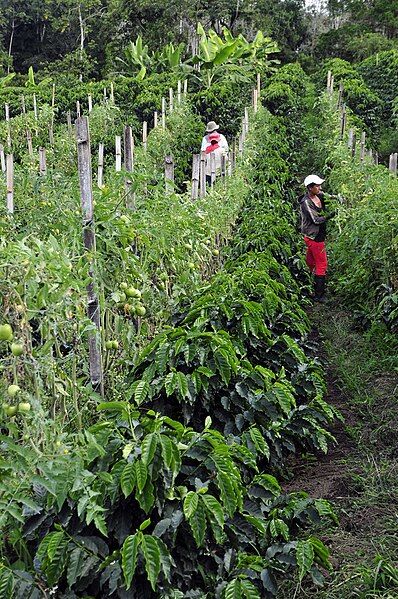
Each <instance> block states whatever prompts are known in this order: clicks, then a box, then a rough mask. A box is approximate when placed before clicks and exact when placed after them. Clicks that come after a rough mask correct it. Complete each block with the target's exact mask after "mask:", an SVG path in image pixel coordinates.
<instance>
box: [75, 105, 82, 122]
mask: <svg viewBox="0 0 398 599" xmlns="http://www.w3.org/2000/svg"><path fill="white" fill-rule="evenodd" d="M76 116H77V118H78V119H79V118H80V117H81V116H82V115H81V111H80V102H79V100H78V101H77V102H76Z"/></svg>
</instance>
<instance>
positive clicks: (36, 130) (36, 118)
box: [33, 94, 39, 137]
mask: <svg viewBox="0 0 398 599" xmlns="http://www.w3.org/2000/svg"><path fill="white" fill-rule="evenodd" d="M33 113H34V115H35V121H36V129H35V133H36V137H37V136H38V135H39V130H38V128H37V121H38V120H39V117H38V114H37V101H36V94H33Z"/></svg>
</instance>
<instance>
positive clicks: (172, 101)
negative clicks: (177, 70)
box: [169, 87, 174, 114]
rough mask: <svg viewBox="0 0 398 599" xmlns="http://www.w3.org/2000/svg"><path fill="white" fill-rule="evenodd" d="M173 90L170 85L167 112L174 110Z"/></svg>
mask: <svg viewBox="0 0 398 599" xmlns="http://www.w3.org/2000/svg"><path fill="white" fill-rule="evenodd" d="M173 97H174V92H173V88H172V87H170V88H169V114H171V113H172V112H173V110H174V99H173Z"/></svg>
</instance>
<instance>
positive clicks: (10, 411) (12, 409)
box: [6, 406, 18, 416]
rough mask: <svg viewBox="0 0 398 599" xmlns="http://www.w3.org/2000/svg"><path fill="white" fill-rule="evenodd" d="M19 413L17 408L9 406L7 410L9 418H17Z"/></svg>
mask: <svg viewBox="0 0 398 599" xmlns="http://www.w3.org/2000/svg"><path fill="white" fill-rule="evenodd" d="M17 412H18V408H17V406H8V408H6V414H7V416H15V414H16V413H17Z"/></svg>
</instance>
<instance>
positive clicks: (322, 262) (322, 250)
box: [304, 237, 328, 275]
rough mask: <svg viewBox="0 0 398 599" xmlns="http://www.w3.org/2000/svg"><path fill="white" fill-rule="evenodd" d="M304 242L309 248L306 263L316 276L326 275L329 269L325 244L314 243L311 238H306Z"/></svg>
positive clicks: (321, 242) (320, 242)
mask: <svg viewBox="0 0 398 599" xmlns="http://www.w3.org/2000/svg"><path fill="white" fill-rule="evenodd" d="M304 242H305V245H306V246H307V255H306V257H305V261H306V262H307V265H308V267H309V269H310V271H311V272H313V273H314V274H316V275H325V274H326V270H327V267H328V259H327V256H326V247H325V242H324V241H314V240H313V239H310V238H309V237H304Z"/></svg>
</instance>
